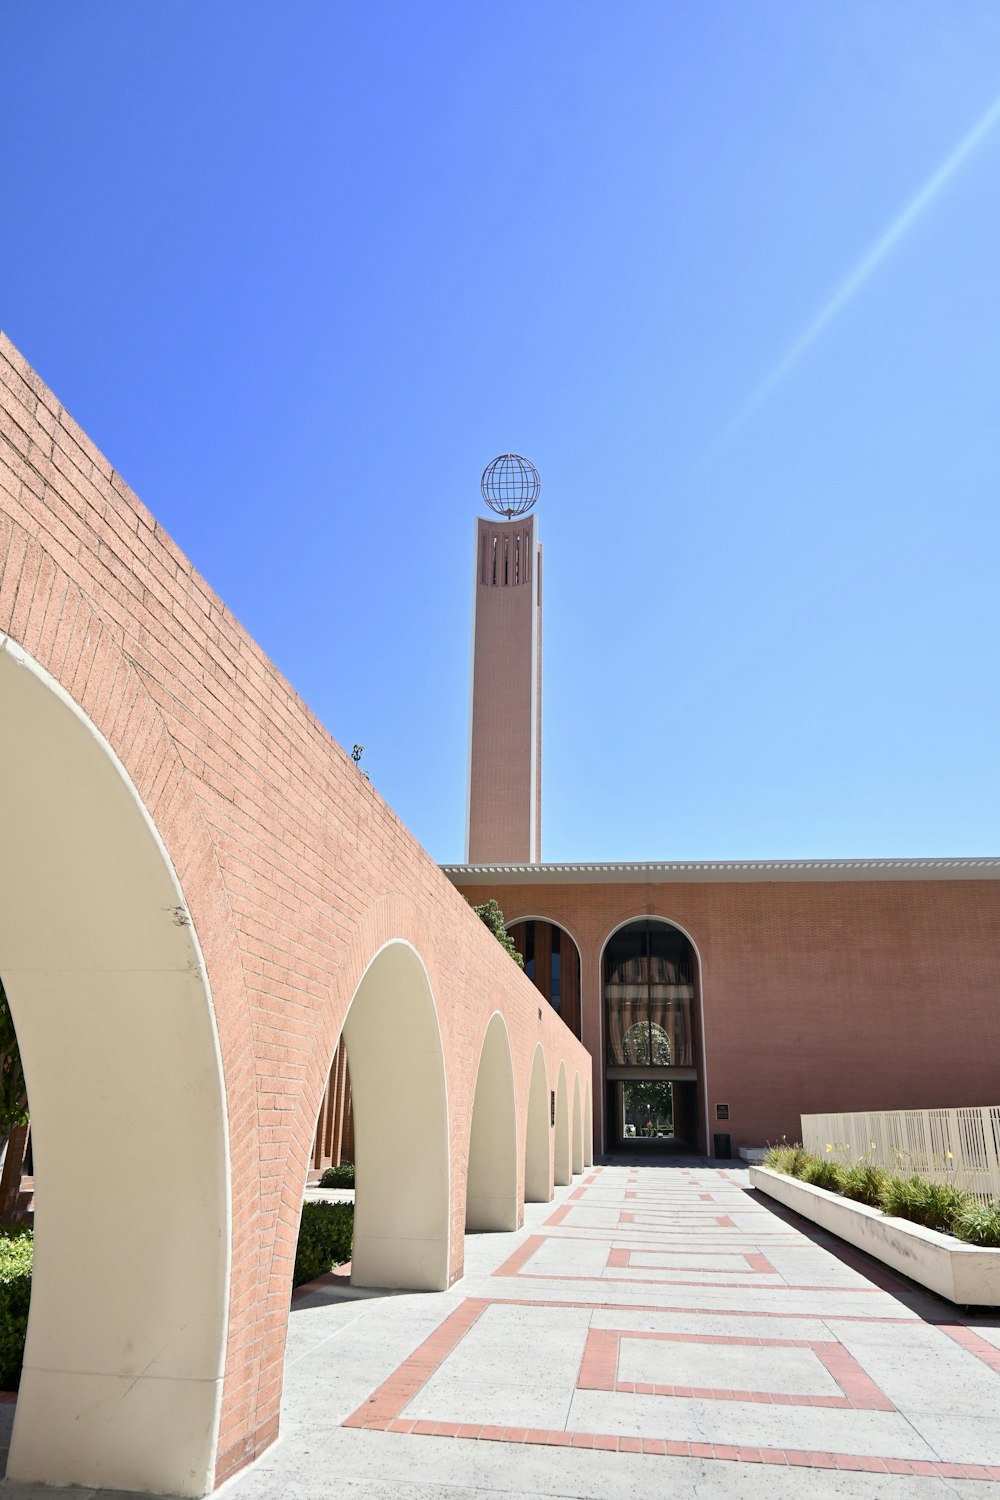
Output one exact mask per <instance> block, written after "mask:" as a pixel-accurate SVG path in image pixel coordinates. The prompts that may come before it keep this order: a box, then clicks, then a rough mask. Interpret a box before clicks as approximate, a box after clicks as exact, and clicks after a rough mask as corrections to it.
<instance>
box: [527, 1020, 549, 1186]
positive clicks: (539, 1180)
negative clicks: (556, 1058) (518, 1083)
mask: <svg viewBox="0 0 1000 1500" xmlns="http://www.w3.org/2000/svg"><path fill="white" fill-rule="evenodd" d="M551 1132H552V1126H551V1124H550V1123H549V1086H548V1082H547V1081H546V1076H545V1053H544V1052H543V1051H542V1044H541V1042H539V1043H538V1045H537V1046H536V1048H535V1056H534V1058H533V1059H532V1063H531V1087H530V1089H529V1091H528V1124H527V1129H526V1131H525V1143H524V1201H525V1203H548V1202H549V1201H550V1199H551V1197H552V1153H551V1148H550V1146H549V1138H550V1135H551Z"/></svg>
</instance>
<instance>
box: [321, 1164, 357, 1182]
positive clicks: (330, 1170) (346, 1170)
mask: <svg viewBox="0 0 1000 1500" xmlns="http://www.w3.org/2000/svg"><path fill="white" fill-rule="evenodd" d="M319 1185H320V1187H339V1188H352V1187H353V1186H354V1163H353V1162H352V1161H342V1162H341V1163H340V1166H339V1167H327V1169H326V1171H325V1172H324V1173H323V1175H322V1177H321V1178H320V1180H319Z"/></svg>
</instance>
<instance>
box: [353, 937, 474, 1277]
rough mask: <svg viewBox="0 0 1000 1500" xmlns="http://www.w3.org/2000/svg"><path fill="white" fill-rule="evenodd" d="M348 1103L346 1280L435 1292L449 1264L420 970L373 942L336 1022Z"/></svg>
mask: <svg viewBox="0 0 1000 1500" xmlns="http://www.w3.org/2000/svg"><path fill="white" fill-rule="evenodd" d="M343 1037H344V1042H345V1044H346V1047H347V1062H348V1066H349V1068H350V1070H351V1107H352V1109H353V1110H354V1160H355V1170H356V1173H357V1190H356V1198H355V1206H354V1248H353V1250H352V1253H351V1284H352V1285H353V1286H377V1287H405V1288H408V1289H409V1290H411V1291H431V1292H440V1291H444V1290H445V1289H446V1288H447V1286H448V1272H449V1265H450V1248H451V1244H450V1229H451V1212H450V1189H451V1170H450V1152H449V1142H448V1097H447V1086H446V1083H445V1067H444V1052H443V1049H442V1046H441V1030H440V1027H439V1025H438V1018H437V1007H436V1006H435V1003H434V995H433V993H432V991H431V986H430V981H429V979H428V977H427V970H426V969H425V968H424V965H423V962H422V960H421V958H420V955H419V954H418V953H417V951H416V949H415V948H413V947H412V946H411V944H410V943H408V942H405V941H404V940H403V939H401V938H397V939H394V940H392V941H390V942H388V943H386V944H385V945H384V946H383V947H382V948H380V949H379V951H378V953H376V955H375V957H374V958H373V959H372V961H371V963H370V964H369V965H368V967H367V969H366V970H365V972H364V975H363V976H362V979H361V983H360V984H359V985H358V988H357V990H356V991H355V994H354V998H353V1000H352V1001H351V1005H350V1009H349V1010H348V1012H347V1019H346V1020H345V1022H344V1030H343Z"/></svg>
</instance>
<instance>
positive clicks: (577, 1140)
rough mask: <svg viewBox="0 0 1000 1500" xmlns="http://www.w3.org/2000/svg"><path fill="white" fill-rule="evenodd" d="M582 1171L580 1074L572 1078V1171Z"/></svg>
mask: <svg viewBox="0 0 1000 1500" xmlns="http://www.w3.org/2000/svg"><path fill="white" fill-rule="evenodd" d="M582 1171H583V1096H582V1094H581V1092H580V1075H579V1073H577V1074H575V1075H574V1078H573V1173H574V1176H576V1175H578V1174H579V1173H580V1172H582Z"/></svg>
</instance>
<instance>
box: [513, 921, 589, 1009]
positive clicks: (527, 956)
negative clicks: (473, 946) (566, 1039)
mask: <svg viewBox="0 0 1000 1500" xmlns="http://www.w3.org/2000/svg"><path fill="white" fill-rule="evenodd" d="M507 931H508V932H509V933H510V935H511V937H512V938H513V939H514V946H515V948H516V949H517V951H518V953H520V954H521V956H522V957H523V959H524V972H525V974H526V975H527V976H528V978H529V979H530V980H531V982H532V984H533V985H534V986H535V988H536V989H538V990H540V991H541V992H542V994H543V995H544V996H545V998H546V1000H547V1001H548V1002H549V1004H550V1005H551V1006H552V1009H553V1010H554V1011H556V1012H557V1014H558V1015H559V1016H560V1018H561V1019H562V1020H563V1021H565V1022H566V1025H567V1026H568V1027H569V1029H570V1031H572V1033H573V1035H574V1036H575V1037H579V1036H580V1035H581V1031H580V1026H581V1016H580V975H581V966H580V950H579V948H578V947H577V945H576V943H575V941H574V939H573V938H572V937H571V935H570V934H569V933H568V932H567V931H566V929H565V927H560V926H559V924H558V923H557V922H549V921H546V920H545V919H544V918H542V917H527V918H522V920H521V921H519V922H512V923H511V924H510V926H509V927H508V928H507Z"/></svg>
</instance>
